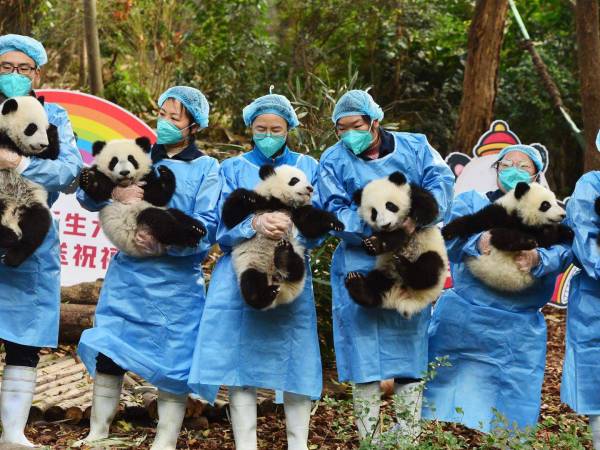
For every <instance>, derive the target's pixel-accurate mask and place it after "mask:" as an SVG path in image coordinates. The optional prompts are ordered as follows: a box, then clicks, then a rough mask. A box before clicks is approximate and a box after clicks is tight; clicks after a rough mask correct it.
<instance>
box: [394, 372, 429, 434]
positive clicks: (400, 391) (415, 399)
mask: <svg viewBox="0 0 600 450" xmlns="http://www.w3.org/2000/svg"><path fill="white" fill-rule="evenodd" d="M394 393H395V395H396V397H395V399H394V401H395V409H396V420H397V422H398V423H397V424H396V426H395V427H394V432H396V433H398V434H399V435H401V436H404V437H407V438H409V439H410V440H415V439H416V438H417V437H418V436H419V433H420V432H421V408H422V405H423V383H421V382H416V383H406V384H396V386H395V387H394Z"/></svg>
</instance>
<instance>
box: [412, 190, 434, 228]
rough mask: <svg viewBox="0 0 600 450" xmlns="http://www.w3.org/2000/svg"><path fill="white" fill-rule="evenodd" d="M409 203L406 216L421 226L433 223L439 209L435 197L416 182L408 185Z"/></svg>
mask: <svg viewBox="0 0 600 450" xmlns="http://www.w3.org/2000/svg"><path fill="white" fill-rule="evenodd" d="M410 204H411V206H410V211H409V213H408V216H409V217H410V218H411V219H413V220H414V221H415V224H416V225H417V226H421V227H422V226H425V225H429V224H431V223H433V222H434V221H435V219H436V218H437V216H438V214H439V211H440V208H439V206H438V204H437V201H436V200H435V197H434V196H433V195H431V193H429V192H428V191H426V190H425V189H423V188H422V187H420V186H418V185H416V184H411V185H410Z"/></svg>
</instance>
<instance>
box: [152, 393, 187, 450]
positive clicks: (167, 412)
mask: <svg viewBox="0 0 600 450" xmlns="http://www.w3.org/2000/svg"><path fill="white" fill-rule="evenodd" d="M187 398H188V396H187V394H184V395H175V394H169V393H168V392H163V391H160V390H159V391H158V425H157V426H156V437H155V438H154V443H153V444H152V447H151V448H150V450H175V449H176V448H177V438H178V437H179V431H180V430H181V424H182V423H183V418H184V416H185V408H186V406H187Z"/></svg>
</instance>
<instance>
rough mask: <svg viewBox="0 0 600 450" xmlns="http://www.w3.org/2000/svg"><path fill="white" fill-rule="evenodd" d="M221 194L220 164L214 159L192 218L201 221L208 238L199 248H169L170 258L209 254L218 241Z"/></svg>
mask: <svg viewBox="0 0 600 450" xmlns="http://www.w3.org/2000/svg"><path fill="white" fill-rule="evenodd" d="M220 192H221V178H220V177H219V163H218V162H217V160H216V159H212V160H211V163H210V165H209V167H207V168H206V173H205V175H204V177H203V179H202V182H201V183H200V186H198V190H197V191H196V200H195V204H194V212H193V213H192V214H191V216H192V217H193V218H194V219H196V220H199V221H200V222H202V223H203V224H204V226H205V227H206V232H207V233H206V236H204V238H202V240H201V241H200V243H199V244H198V246H197V247H194V248H190V247H174V246H170V247H168V248H167V255H169V256H190V255H197V254H201V253H205V252H208V250H210V248H211V247H212V245H213V244H214V243H215V241H216V234H217V224H218V221H219V219H218V215H217V204H218V201H219V194H220Z"/></svg>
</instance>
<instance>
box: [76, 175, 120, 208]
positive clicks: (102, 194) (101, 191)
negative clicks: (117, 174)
mask: <svg viewBox="0 0 600 450" xmlns="http://www.w3.org/2000/svg"><path fill="white" fill-rule="evenodd" d="M79 187H81V189H83V191H84V192H85V193H86V194H87V195H89V196H90V197H91V198H92V200H94V201H96V202H104V201H106V200H108V199H110V197H111V195H112V191H113V189H114V188H115V183H113V182H112V180H111V179H110V178H108V177H107V176H106V175H104V174H103V173H102V172H100V171H99V170H98V169H96V168H95V167H92V168H90V169H83V170H82V171H81V174H80V175H79Z"/></svg>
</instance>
